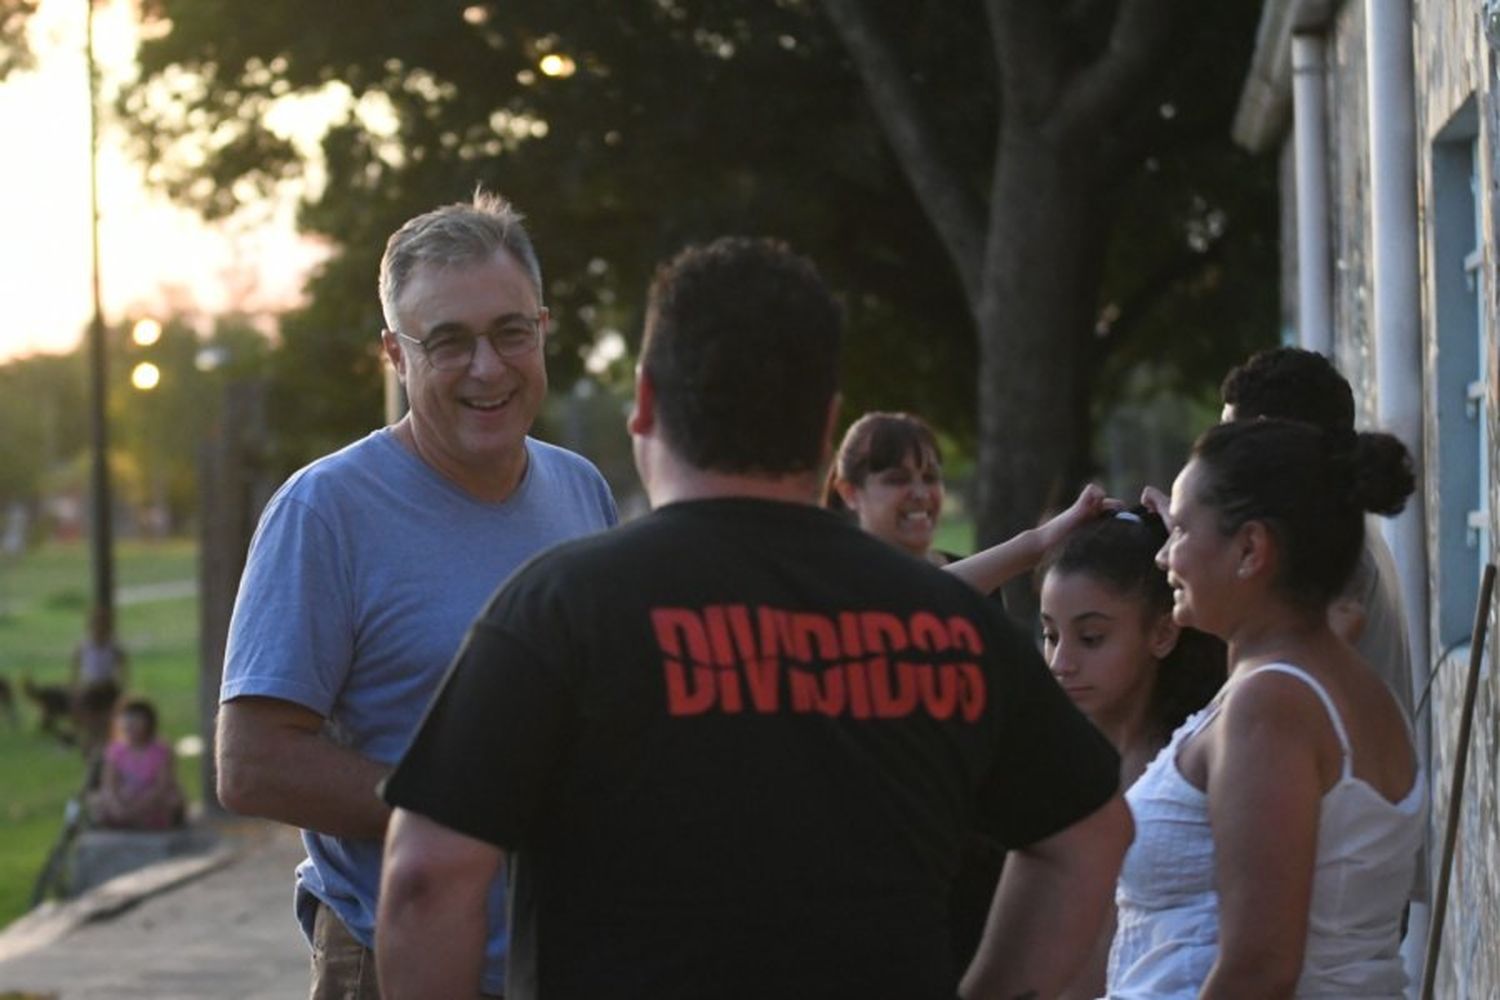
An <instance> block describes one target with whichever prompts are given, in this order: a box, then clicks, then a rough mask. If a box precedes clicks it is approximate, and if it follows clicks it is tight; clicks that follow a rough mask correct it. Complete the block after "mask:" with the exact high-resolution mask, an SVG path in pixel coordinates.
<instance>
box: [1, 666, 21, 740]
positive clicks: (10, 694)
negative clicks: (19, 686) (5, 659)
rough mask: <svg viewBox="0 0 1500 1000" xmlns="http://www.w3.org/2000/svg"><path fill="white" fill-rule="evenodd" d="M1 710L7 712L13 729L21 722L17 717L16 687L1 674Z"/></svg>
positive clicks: (6, 715) (6, 714)
mask: <svg viewBox="0 0 1500 1000" xmlns="http://www.w3.org/2000/svg"><path fill="white" fill-rule="evenodd" d="M0 712H3V713H5V717H6V718H7V719H9V720H10V727H11V728H12V729H14V728H15V727H16V726H17V725H19V724H20V721H21V720H20V719H18V718H17V717H16V692H15V689H14V688H12V687H11V686H10V680H9V679H7V678H6V677H5V676H3V675H0Z"/></svg>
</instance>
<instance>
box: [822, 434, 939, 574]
mask: <svg viewBox="0 0 1500 1000" xmlns="http://www.w3.org/2000/svg"><path fill="white" fill-rule="evenodd" d="M839 493H840V495H841V496H842V497H843V499H844V503H845V504H846V505H847V506H848V507H849V509H850V510H852V511H854V514H855V516H856V517H858V518H859V526H860V527H861V528H863V529H864V530H866V531H868V532H869V533H870V534H872V535H874V536H875V537H876V538H879V539H881V540H882V541H885V542H888V543H890V544H891V545H894V546H896V547H897V548H901V549H905V550H906V551H907V552H910V553H911V554H912V555H914V556H918V557H924V558H925V557H926V555H927V551H928V549H930V548H932V536H933V533H934V532H935V531H936V530H937V524H938V518H939V517H940V516H941V515H942V512H943V469H942V466H940V465H939V464H938V462H937V459H936V457H934V456H932V455H930V454H922V455H918V454H916V453H908V454H907V455H906V457H905V458H903V459H902V460H901V464H899V465H893V466H891V467H890V468H887V469H881V470H880V471H879V472H871V473H870V474H869V475H868V476H866V477H865V481H864V482H863V483H861V484H859V485H858V486H855V485H854V484H852V483H845V484H842V485H841V486H840V489H839Z"/></svg>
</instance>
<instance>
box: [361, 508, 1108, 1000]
mask: <svg viewBox="0 0 1500 1000" xmlns="http://www.w3.org/2000/svg"><path fill="white" fill-rule="evenodd" d="M1118 774H1119V772H1118V762H1117V759H1116V757H1115V754H1114V751H1113V750H1112V749H1111V748H1110V747H1109V745H1108V744H1107V743H1106V742H1105V741H1104V740H1103V738H1102V737H1100V736H1099V735H1098V733H1097V732H1096V731H1095V729H1094V728H1093V726H1092V725H1090V724H1089V723H1088V721H1087V720H1085V719H1084V718H1083V716H1081V715H1079V714H1078V712H1077V711H1076V710H1075V709H1074V708H1073V707H1072V705H1071V704H1070V703H1069V702H1068V700H1067V698H1066V697H1065V696H1064V695H1063V694H1062V691H1061V690H1060V688H1059V687H1058V685H1057V684H1056V683H1055V682H1054V681H1053V679H1052V678H1051V677H1050V676H1049V675H1048V673H1047V670H1046V668H1045V666H1044V665H1043V664H1042V662H1041V659H1040V657H1039V656H1038V654H1037V652H1036V650H1035V649H1034V648H1033V647H1032V645H1031V644H1030V643H1029V642H1028V641H1027V640H1026V638H1025V637H1024V636H1022V635H1021V634H1020V633H1019V632H1018V631H1017V630H1016V629H1015V628H1014V626H1012V625H1011V624H1010V623H1009V622H1008V621H1007V620H1006V619H1005V617H1004V615H1003V614H1002V613H1000V612H999V611H997V610H996V609H995V608H993V607H992V606H991V605H990V604H989V602H987V601H986V600H985V599H983V598H982V597H980V596H979V595H978V594H976V593H974V592H973V591H971V590H970V589H969V588H968V587H967V586H965V585H964V584H963V583H962V582H961V581H959V580H957V579H956V578H953V577H952V576H950V575H949V574H946V573H943V572H942V571H940V570H938V569H935V568H931V567H926V566H922V565H920V564H918V563H916V562H914V561H913V560H912V559H911V558H910V557H909V556H906V555H904V554H902V553H900V552H897V551H896V550H894V549H892V548H889V547H888V546H886V545H885V544H884V543H882V542H879V541H877V540H875V539H873V538H871V537H870V536H869V535H867V534H865V533H864V532H861V531H860V530H859V529H857V528H854V527H852V526H850V525H848V524H846V523H845V522H844V521H843V520H841V519H840V518H838V517H837V516H835V515H832V514H830V513H828V512H826V511H822V510H819V509H817V508H815V507H811V506H805V505H800V504H785V503H774V502H769V501H757V500H738V499H734V500H704V501H694V502H689V503H678V504H672V505H670V506H667V507H664V508H662V509H660V510H658V511H656V512H655V513H653V514H651V515H649V516H647V517H645V518H642V519H641V520H639V521H636V522H634V523H633V524H630V525H627V526H624V527H621V528H617V529H615V530H613V531H611V532H608V533H606V534H602V535H597V536H594V537H592V538H588V539H583V540H579V541H576V542H570V543H567V544H565V545H563V546H560V547H559V548H556V549H553V550H552V551H550V552H548V553H546V554H544V555H542V556H539V557H538V558H537V559H535V560H533V561H532V562H531V563H530V564H528V565H527V566H526V567H524V568H523V569H522V570H520V571H519V572H518V573H517V574H516V575H515V576H514V577H512V578H511V580H510V581H509V582H507V583H506V584H505V586H504V587H502V588H501V590H500V591H499V593H497V594H496V596H495V597H494V599H493V600H492V601H491V603H490V605H489V607H488V608H487V609H486V610H485V612H484V613H483V614H482V615H481V616H480V618H479V620H478V621H476V622H475V624H474V626H473V628H472V629H471V630H470V632H469V635H468V638H467V639H466V640H465V643H464V646H463V648H462V649H461V650H460V652H459V654H458V657H457V659H456V660H455V662H454V665H453V667H452V669H451V671H450V673H449V675H448V677H447V679H446V680H445V681H444V684H443V687H442V689H441V690H440V692H439V693H438V695H437V697H436V699H435V701H434V702H433V704H432V706H431V707H430V708H429V710H428V715H427V718H426V719H425V720H424V722H423V724H422V727H421V729H420V730H419V732H418V734H417V736H416V739H415V741H414V743H413V745H412V747H411V749H410V751H409V752H408V753H407V755H406V757H405V759H404V760H402V762H401V764H400V766H399V767H398V768H397V769H396V771H395V773H394V774H393V775H392V776H391V778H390V779H389V780H388V781H387V783H386V785H385V789H384V794H385V797H386V800H387V801H388V802H390V803H391V804H392V805H395V806H400V807H403V808H405V809H408V810H412V811H414V812H418V813H421V814H423V815H425V816H428V817H430V818H432V819H434V820H436V821H438V822H439V823H442V824H444V825H446V826H448V827H450V828H452V829H455V830H458V831H460V832H462V833H465V834H468V835H470V836H473V837H477V838H480V839H483V840H486V841H489V842H491V843H494V844H497V845H499V846H501V847H503V848H505V849H506V850H507V851H510V852H512V858H511V863H512V878H513V884H512V899H511V906H512V919H511V955H510V972H509V984H508V988H507V991H506V996H507V997H510V998H512V1000H524V998H527V997H543V998H546V1000H552V998H572V997H587V998H590V1000H597V998H608V997H642V998H645V997H650V998H652V1000H665V998H674V997H682V998H689V997H691V998H700V997H739V996H744V997H752V996H753V997H757V998H761V997H820V998H822V997H828V998H832V997H845V996H848V997H854V996H860V997H870V996H882V997H901V998H924V997H947V998H951V997H952V996H953V993H954V987H955V984H956V981H957V976H958V974H959V973H960V972H961V971H962V970H959V969H955V968H954V967H953V962H952V958H951V956H950V954H949V950H948V949H949V942H948V931H947V919H948V918H947V907H948V891H949V886H950V882H951V880H952V878H953V875H954V872H955V871H956V869H957V866H958V863H959V857H960V853H961V847H962V844H963V840H964V837H965V834H966V831H967V830H968V829H969V828H970V827H971V825H972V826H974V827H977V828H978V829H979V830H982V831H983V832H985V833H986V834H987V835H989V836H991V837H993V838H994V839H996V840H997V841H999V842H1000V843H1002V844H1005V845H1007V846H1011V847H1019V846H1024V845H1026V844H1030V843H1033V842H1035V841H1037V840H1040V839H1042V838H1044V837H1047V836H1049V835H1050V834H1052V833H1055V832H1057V831H1059V830H1061V829H1063V828H1064V827H1066V826H1068V825H1070V824H1072V823H1073V822H1075V821H1076V820H1078V819H1081V818H1082V817H1084V816H1086V815H1088V814H1089V813H1091V812H1093V811H1094V810H1095V809H1097V808H1098V807H1099V806H1101V805H1102V804H1103V803H1104V802H1105V801H1106V800H1107V799H1108V798H1109V797H1110V796H1111V795H1112V794H1113V793H1114V792H1115V790H1116V787H1117V785H1118Z"/></svg>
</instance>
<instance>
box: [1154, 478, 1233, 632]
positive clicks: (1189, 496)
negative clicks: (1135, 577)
mask: <svg viewBox="0 0 1500 1000" xmlns="http://www.w3.org/2000/svg"><path fill="white" fill-rule="evenodd" d="M1204 474H1205V473H1204V469H1203V467H1202V465H1201V464H1200V463H1199V462H1198V461H1197V460H1196V459H1194V460H1193V461H1191V462H1189V463H1188V464H1187V468H1185V469H1183V470H1182V472H1180V473H1179V474H1178V476H1177V481H1176V482H1174V483H1173V484H1172V505H1171V513H1170V517H1169V519H1168V521H1169V523H1170V525H1171V534H1170V535H1168V536H1167V544H1165V545H1163V546H1162V549H1161V551H1160V552H1159V553H1157V556H1156V564H1157V565H1158V566H1160V567H1161V568H1162V569H1164V570H1166V572H1167V583H1168V584H1170V585H1171V587H1172V619H1173V620H1174V621H1175V622H1177V624H1179V625H1191V626H1192V627H1194V628H1197V629H1200V630H1202V631H1204V632H1211V633H1213V634H1214V635H1218V636H1224V635H1226V634H1227V630H1228V622H1229V619H1230V618H1231V617H1232V613H1233V611H1234V603H1235V601H1234V594H1233V593H1232V592H1231V590H1232V588H1231V587H1230V586H1228V585H1231V584H1233V582H1234V580H1235V574H1236V572H1237V570H1236V566H1237V555H1236V552H1235V547H1234V545H1233V543H1232V540H1231V539H1230V538H1227V537H1225V536H1224V534H1223V533H1222V532H1221V531H1219V523H1218V517H1217V515H1216V512H1215V511H1214V509H1213V508H1211V507H1208V506H1206V505H1204V504H1203V503H1201V502H1199V500H1198V497H1199V495H1200V492H1201V489H1200V487H1201V484H1202V481H1203V476H1204Z"/></svg>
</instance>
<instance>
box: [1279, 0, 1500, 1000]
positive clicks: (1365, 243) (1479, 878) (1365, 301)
mask: <svg viewBox="0 0 1500 1000" xmlns="http://www.w3.org/2000/svg"><path fill="white" fill-rule="evenodd" d="M1480 6H1481V5H1480V4H1479V2H1478V0H1414V2H1413V3H1412V8H1413V16H1414V22H1413V47H1414V61H1415V66H1414V69H1415V72H1414V79H1415V81H1416V88H1417V93H1416V95H1415V98H1416V101H1415V104H1416V115H1417V121H1416V141H1417V145H1418V149H1417V150H1416V154H1417V163H1418V175H1419V194H1418V213H1419V219H1420V226H1421V230H1422V232H1421V267H1422V314H1423V316H1422V324H1423V327H1422V330H1423V346H1424V356H1425V358H1424V362H1425V363H1424V368H1425V371H1424V422H1425V427H1424V448H1425V450H1426V453H1427V456H1428V461H1427V467H1426V468H1424V469H1422V470H1420V475H1419V483H1420V484H1421V488H1422V489H1423V490H1424V492H1425V496H1426V499H1427V510H1428V542H1429V546H1428V548H1429V554H1430V555H1429V558H1430V571H1431V580H1430V587H1429V593H1430V595H1431V603H1430V606H1429V607H1428V608H1426V609H1424V610H1425V612H1426V614H1427V615H1428V617H1429V621H1430V622H1431V623H1432V624H1431V633H1432V636H1433V639H1432V647H1433V648H1432V650H1431V658H1432V659H1433V660H1436V659H1437V657H1438V656H1439V654H1440V653H1441V652H1442V651H1443V650H1444V647H1445V642H1444V641H1443V639H1442V637H1441V635H1440V629H1439V628H1438V624H1437V623H1438V600H1439V594H1440V593H1441V592H1442V584H1443V583H1444V580H1443V578H1442V576H1441V574H1442V572H1443V569H1442V566H1441V561H1440V560H1439V559H1438V558H1437V557H1436V554H1437V552H1438V550H1439V545H1438V542H1439V537H1438V534H1439V531H1440V530H1444V526H1440V524H1439V520H1440V519H1439V517H1438V514H1437V512H1438V511H1439V510H1440V509H1441V504H1440V485H1441V484H1440V482H1439V475H1438V468H1437V466H1438V462H1437V460H1436V456H1437V454H1438V445H1439V442H1440V441H1441V440H1442V437H1443V435H1444V432H1445V426H1444V425H1443V424H1442V423H1441V422H1440V421H1439V419H1438V414H1437V407H1436V405H1435V402H1434V400H1435V395H1436V393H1437V392H1438V391H1439V387H1438V379H1437V371H1438V368H1439V363H1440V360H1441V356H1440V351H1439V346H1440V342H1441V340H1442V338H1441V337H1440V336H1439V329H1438V322H1439V315H1440V310H1439V308H1438V294H1439V293H1438V288H1437V281H1436V278H1435V275H1434V258H1435V256H1436V240H1437V221H1436V214H1437V213H1436V212H1435V210H1434V188H1433V184H1434V169H1433V164H1434V144H1435V143H1438V142H1441V141H1451V140H1452V139H1453V137H1454V134H1455V129H1457V130H1458V132H1459V134H1461V135H1462V134H1463V132H1464V128H1467V129H1468V130H1469V132H1470V134H1472V133H1473V132H1476V131H1477V135H1478V145H1477V147H1475V148H1476V149H1477V151H1478V156H1477V158H1476V163H1475V169H1476V172H1477V174H1478V179H1479V184H1478V188H1477V190H1478V193H1479V197H1480V211H1479V216H1478V219H1477V225H1478V230H1479V232H1478V242H1479V245H1480V246H1481V247H1482V250H1483V262H1482V268H1481V272H1482V274H1483V275H1484V280H1485V282H1486V286H1487V287H1486V288H1485V293H1486V294H1485V297H1484V299H1483V301H1482V304H1481V306H1480V308H1481V309H1482V311H1483V319H1484V321H1485V323H1486V326H1487V330H1488V331H1489V333H1488V338H1489V348H1488V355H1489V356H1488V361H1487V365H1486V369H1485V370H1484V371H1483V372H1482V373H1481V378H1482V382H1483V383H1484V386H1485V389H1484V402H1485V406H1486V408H1487V411H1488V416H1487V419H1488V427H1489V476H1488V481H1487V482H1485V483H1484V484H1483V488H1484V489H1485V490H1486V491H1487V494H1488V497H1489V511H1490V516H1489V522H1490V533H1489V544H1488V551H1487V552H1484V553H1481V562H1482V561H1484V560H1488V561H1495V560H1496V559H1497V552H1496V547H1497V546H1496V538H1497V536H1500V530H1497V529H1496V525H1495V521H1496V518H1495V514H1496V512H1497V511H1500V475H1497V470H1500V448H1497V444H1500V420H1497V411H1500V343H1497V342H1496V339H1497V338H1496V332H1497V331H1500V278H1497V275H1496V260H1497V258H1496V247H1497V245H1500V243H1497V241H1500V216H1497V212H1496V206H1497V204H1500V190H1497V177H1500V170H1497V168H1496V149H1497V143H1496V139H1497V137H1500V82H1497V80H1500V77H1497V66H1496V61H1497V54H1496V52H1495V51H1494V50H1493V49H1491V48H1490V47H1489V45H1488V43H1487V42H1486V41H1485V39H1484V36H1483V34H1482V32H1481V30H1480V20H1479V12H1480ZM1325 38H1326V49H1325V58H1326V62H1327V66H1328V74H1327V86H1328V109H1329V121H1328V135H1329V156H1330V162H1329V192H1330V199H1331V201H1332V206H1331V209H1332V218H1331V225H1332V226H1333V233H1332V234H1331V235H1332V248H1333V253H1334V267H1333V280H1334V330H1335V334H1334V337H1335V351H1334V353H1335V360H1336V362H1337V363H1338V365H1339V367H1340V369H1341V370H1342V371H1343V372H1344V373H1345V375H1347V376H1348V377H1349V380H1350V382H1351V383H1352V384H1353V385H1354V389H1355V398H1356V404H1357V406H1358V411H1359V412H1358V419H1359V421H1360V423H1361V425H1362V426H1366V427H1369V426H1374V425H1375V423H1376V420H1375V415H1376V407H1377V399H1376V380H1375V347H1374V343H1373V339H1372V338H1373V332H1372V325H1371V321H1370V315H1369V310H1370V308H1371V302H1372V297H1371V266H1370V263H1371V262H1370V258H1371V254H1370V240H1371V223H1370V214H1369V213H1370V201H1369V189H1370V157H1369V133H1368V127H1369V120H1368V115H1369V107H1368V91H1367V80H1366V75H1365V74H1366V58H1365V52H1366V49H1365V46H1366V38H1365V13H1364V3H1363V2H1362V0H1347V2H1345V3H1343V4H1342V5H1341V6H1340V7H1339V9H1338V10H1337V12H1336V13H1335V15H1334V17H1333V19H1332V21H1331V23H1330V24H1329V25H1328V26H1327V33H1326V36H1325ZM1463 123H1469V124H1467V125H1465V124H1463ZM1286 141H1287V143H1288V144H1290V142H1291V136H1290V135H1288V137H1287V140H1286ZM1283 176H1285V174H1284V175H1283ZM1282 197H1283V198H1284V199H1293V200H1294V199H1295V192H1294V191H1293V190H1291V187H1290V185H1284V187H1283V193H1282ZM1284 212H1285V215H1284V219H1285V218H1290V217H1293V216H1292V215H1291V211H1290V210H1284ZM1283 225H1286V223H1285V221H1284V222H1283ZM1287 242H1290V241H1287ZM1284 245H1286V244H1285V243H1284ZM1289 249H1290V251H1291V252H1292V253H1294V252H1295V248H1294V247H1289ZM1283 275H1284V277H1283V296H1285V297H1286V301H1285V303H1284V305H1285V307H1286V308H1285V309H1284V313H1283V314H1284V315H1293V316H1294V315H1295V297H1294V296H1295V291H1296V290H1295V281H1287V280H1286V277H1285V272H1283ZM1475 336H1476V337H1477V333H1476V335H1475ZM1449 430H1450V433H1451V429H1449ZM1476 457H1477V456H1476ZM1446 530H1450V531H1451V530H1452V525H1451V524H1450V525H1448V526H1446ZM1409 610H1410V609H1409ZM1472 614H1473V609H1472V606H1470V607H1469V608H1468V610H1467V612H1466V616H1467V617H1466V619H1465V620H1468V619H1470V618H1472ZM1495 624H1496V621H1495V615H1494V613H1493V611H1492V612H1491V614H1490V625H1491V632H1490V636H1489V640H1488V642H1487V654H1486V660H1487V662H1486V665H1485V668H1484V673H1483V675H1482V681H1481V684H1480V688H1479V697H1478V702H1477V706H1476V710H1475V716H1474V729H1473V737H1472V745H1471V747H1470V751H1469V762H1468V777H1467V779H1466V781H1465V787H1464V794H1463V800H1462V803H1461V810H1460V813H1459V815H1460V827H1459V836H1458V845H1457V851H1456V853H1455V856H1454V866H1453V881H1452V886H1451V889H1450V896H1449V903H1448V908H1447V914H1446V917H1445V920H1446V924H1445V930H1444V936H1443V950H1442V961H1441V964H1440V966H1439V975H1438V980H1437V984H1436V987H1437V988H1436V995H1437V996H1439V997H1444V998H1455V1000H1468V998H1476V1000H1477V998H1485V1000H1493V998H1495V997H1500V671H1497V670H1495V669H1492V668H1491V666H1490V664H1494V663H1497V662H1500V636H1497V635H1496V633H1495V628H1494V626H1495ZM1467 669H1468V651H1467V649H1460V650H1457V651H1455V652H1453V653H1451V654H1450V655H1449V656H1447V657H1446V658H1445V660H1444V661H1443V662H1442V663H1441V664H1440V665H1439V666H1438V668H1437V673H1436V677H1435V679H1434V682H1433V685H1432V689H1431V693H1430V697H1429V699H1428V701H1427V703H1426V705H1425V707H1424V709H1423V713H1424V715H1428V716H1429V717H1430V719H1431V725H1432V730H1431V740H1432V742H1431V747H1432V749H1431V771H1430V778H1431V787H1432V810H1431V838H1430V842H1431V844H1432V850H1431V852H1430V858H1429V862H1430V865H1431V870H1430V871H1429V875H1430V876H1431V877H1430V878H1429V884H1430V885H1435V884H1436V866H1437V864H1438V862H1439V860H1440V853H1441V846H1442V840H1443V831H1444V829H1445V826H1446V823H1447V818H1448V813H1449V787H1450V783H1451V780H1452V774H1453V765H1454V757H1455V753H1454V751H1455V746H1456V743H1457V739H1458V729H1459V717H1460V714H1461V708H1462V702H1463V694H1464V682H1465V675H1466V672H1467Z"/></svg>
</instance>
